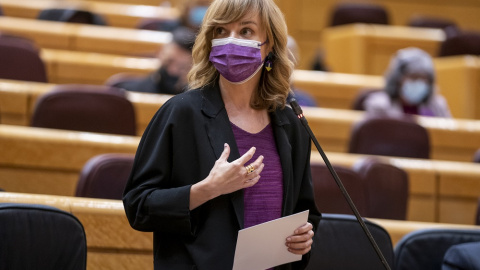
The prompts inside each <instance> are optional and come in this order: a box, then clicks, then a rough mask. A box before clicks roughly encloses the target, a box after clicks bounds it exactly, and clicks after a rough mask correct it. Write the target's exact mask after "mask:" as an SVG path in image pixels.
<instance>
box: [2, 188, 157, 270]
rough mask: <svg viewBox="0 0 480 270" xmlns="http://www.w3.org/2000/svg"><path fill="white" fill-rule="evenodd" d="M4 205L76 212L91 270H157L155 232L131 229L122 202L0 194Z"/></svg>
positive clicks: (88, 266) (89, 269)
mask: <svg viewBox="0 0 480 270" xmlns="http://www.w3.org/2000/svg"><path fill="white" fill-rule="evenodd" d="M0 203H28V204H43V205H49V206H53V207H56V208H59V209H61V210H64V211H67V212H69V213H72V214H73V215H74V216H76V217H77V218H78V219H79V220H80V222H81V223H82V225H83V227H84V229H85V234H86V238H87V269H88V270H95V269H132V270H133V269H139V270H140V269H153V242H152V233H145V232H139V231H136V230H134V229H132V228H131V227H130V225H129V224H128V221H127V217H126V216H125V210H124V208H123V204H122V203H121V201H116V200H100V199H89V198H75V197H66V196H49V195H34V194H24V193H8V192H0Z"/></svg>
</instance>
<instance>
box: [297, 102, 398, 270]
mask: <svg viewBox="0 0 480 270" xmlns="http://www.w3.org/2000/svg"><path fill="white" fill-rule="evenodd" d="M290 105H291V106H292V109H293V112H294V113H295V114H296V115H297V116H298V119H300V122H302V124H303V126H304V127H305V129H306V130H307V132H308V134H309V135H310V138H311V139H312V141H313V143H314V144H315V147H317V150H318V152H320V155H321V156H322V158H323V161H324V162H325V164H326V165H327V168H328V170H329V171H330V174H331V175H332V176H333V179H335V182H336V183H337V185H338V187H339V188H340V191H341V192H342V194H343V196H344V197H345V199H346V200H347V203H348V205H349V206H350V208H351V209H352V211H353V213H354V214H355V217H356V218H357V220H358V222H359V223H360V226H361V227H362V229H363V231H364V232H365V234H366V236H367V238H368V240H369V241H370V243H371V244H372V246H373V248H374V249H375V252H376V253H377V255H378V257H379V258H380V260H381V261H382V263H383V266H385V269H387V270H390V266H389V265H388V263H387V260H386V259H385V257H384V256H383V254H382V251H381V250H380V248H379V247H378V245H377V243H376V242H375V239H373V236H372V234H371V233H370V231H369V230H368V228H367V225H366V224H365V222H364V221H363V219H362V217H361V216H360V213H359V212H358V210H357V207H356V206H355V204H354V203H353V201H352V198H350V195H348V192H347V190H346V189H345V187H344V186H343V183H342V181H341V180H340V178H339V177H338V175H337V173H336V172H335V170H334V169H333V167H332V165H331V164H330V161H329V160H328V158H327V155H326V154H325V152H324V151H323V149H322V147H321V146H320V144H319V143H318V141H317V139H316V138H315V135H314V134H313V132H312V130H311V129H310V126H309V125H308V122H307V119H306V118H305V116H304V115H303V111H302V108H301V107H300V105H298V103H297V101H296V100H295V99H294V98H292V99H291V101H290Z"/></svg>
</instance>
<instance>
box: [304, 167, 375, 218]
mask: <svg viewBox="0 0 480 270" xmlns="http://www.w3.org/2000/svg"><path fill="white" fill-rule="evenodd" d="M333 168H334V169H335V172H336V173H337V175H338V177H339V178H340V180H341V181H342V183H343V185H344V187H345V189H346V190H347V192H348V194H349V195H350V197H351V199H352V201H353V203H354V204H355V206H356V208H357V210H358V212H359V213H360V214H361V215H365V214H366V213H367V207H366V197H365V196H366V194H365V187H364V185H363V183H362V179H361V177H360V175H358V173H356V172H355V171H353V170H352V169H349V168H346V167H343V166H338V165H334V166H333ZM311 171H312V180H313V189H314V193H315V203H316V205H317V208H318V209H319V210H320V212H322V213H334V214H353V212H352V210H351V208H350V206H349V205H348V203H347V201H346V199H345V197H344V196H343V193H342V192H341V191H340V189H339V187H338V186H337V183H336V182H335V180H334V178H333V177H332V175H331V174H330V172H329V170H328V168H327V166H326V165H324V164H322V163H312V164H311Z"/></svg>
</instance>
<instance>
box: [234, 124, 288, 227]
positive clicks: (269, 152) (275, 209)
mask: <svg viewBox="0 0 480 270" xmlns="http://www.w3.org/2000/svg"><path fill="white" fill-rule="evenodd" d="M231 126H232V129H233V134H234V136H235V140H236V142H237V146H238V151H239V152H240V155H243V154H245V153H246V152H247V151H248V150H249V149H250V148H251V147H253V146H255V148H256V151H255V154H254V156H253V158H252V159H251V160H250V161H248V162H247V163H246V164H245V166H246V165H248V164H250V163H252V162H253V161H255V160H256V159H257V158H258V157H259V156H260V155H263V157H264V160H263V163H264V164H265V167H264V168H263V171H262V173H261V174H260V176H261V177H260V180H259V181H258V182H257V184H255V185H254V186H252V187H250V188H246V189H244V197H243V201H244V219H245V222H244V227H245V228H248V227H251V226H254V225H257V224H260V223H263V222H267V221H271V220H274V219H277V218H280V217H281V215H282V204H283V173H282V165H281V163H280V156H279V155H278V152H277V146H276V145H275V138H274V137H273V129H272V125H271V124H268V125H267V126H266V127H265V128H264V129H263V130H262V131H260V132H258V133H255V134H252V133H249V132H247V131H245V130H243V129H241V128H239V127H237V126H235V125H234V124H233V123H232V124H231Z"/></svg>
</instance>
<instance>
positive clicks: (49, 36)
mask: <svg viewBox="0 0 480 270" xmlns="http://www.w3.org/2000/svg"><path fill="white" fill-rule="evenodd" d="M0 31H2V32H5V33H10V34H13V35H19V36H23V37H26V38H29V39H32V40H33V41H34V42H35V43H36V44H37V45H38V46H39V47H41V48H49V49H62V50H72V51H75V50H78V51H90V52H97V53H113V54H123V55H141V54H143V55H145V54H152V53H155V52H157V51H158V50H160V48H161V47H162V46H163V44H166V43H168V42H170V40H171V39H172V35H171V33H167V32H160V31H149V30H138V29H129V28H120V27H106V26H97V25H86V24H69V23H62V22H54V21H39V20H35V19H23V18H13V17H0Z"/></svg>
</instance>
